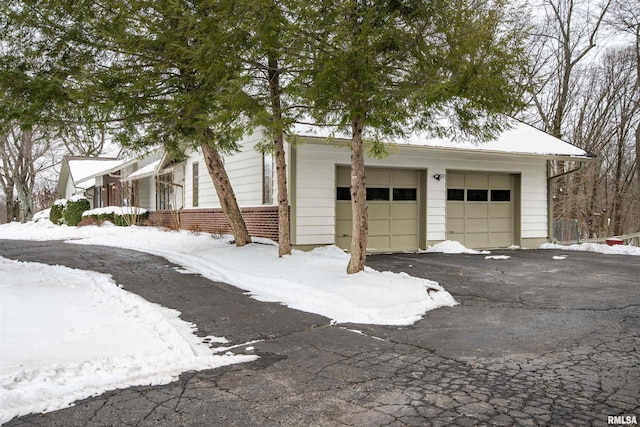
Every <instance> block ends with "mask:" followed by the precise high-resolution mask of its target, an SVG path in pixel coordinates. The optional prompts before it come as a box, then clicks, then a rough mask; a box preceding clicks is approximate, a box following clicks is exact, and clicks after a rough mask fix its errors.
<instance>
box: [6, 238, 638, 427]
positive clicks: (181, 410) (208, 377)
mask: <svg viewBox="0 0 640 427" xmlns="http://www.w3.org/2000/svg"><path fill="white" fill-rule="evenodd" d="M492 255H505V256H509V257H510V258H509V259H485V256H484V255H443V254H402V255H376V256H371V257H369V260H368V264H369V265H370V266H372V267H374V268H376V269H381V270H392V271H405V272H407V273H410V274H412V275H414V276H422V277H426V278H430V279H432V280H436V281H438V282H440V283H441V284H442V285H443V286H445V288H446V289H447V290H448V291H449V292H451V293H452V294H453V295H454V297H455V298H456V299H457V300H458V301H459V302H460V305H459V306H457V307H454V308H442V309H438V310H435V311H433V312H429V313H427V315H426V316H425V318H424V319H423V320H421V321H419V322H417V323H416V324H414V325H412V326H410V327H383V326H370V325H331V324H330V321H329V319H326V318H324V317H321V316H316V315H311V314H307V313H303V312H299V311H296V310H291V309H288V308H286V307H283V306H281V305H279V304H274V303H261V302H257V301H254V300H252V299H250V298H249V297H247V296H246V295H244V294H243V292H242V291H240V290H238V289H236V288H233V287H231V286H228V285H226V284H222V283H214V282H211V281H209V280H207V279H204V278H202V277H200V276H198V275H183V274H180V273H179V272H177V271H176V267H177V266H175V265H172V264H170V263H168V262H167V261H166V260H164V259H162V258H158V257H155V256H151V255H147V254H141V253H137V252H132V251H125V250H120V249H113V248H104V247H90V246H76V245H67V244H62V243H60V242H16V241H0V256H4V257H7V258H12V259H20V260H23V261H38V262H44V263H50V264H61V265H66V266H69V267H74V268H82V269H90V270H95V271H100V272H106V273H109V274H112V275H113V277H114V279H115V281H116V282H117V283H119V284H122V285H123V286H124V288H125V289H127V290H129V291H132V292H135V293H138V294H139V295H141V296H143V297H144V298H146V299H148V300H150V301H153V302H157V303H160V304H162V305H165V306H167V307H171V308H175V309H178V310H180V311H181V312H182V313H183V314H182V318H183V319H185V320H187V321H192V322H194V323H196V324H197V325H198V327H199V333H201V334H202V335H210V334H213V335H219V336H226V337H227V338H228V339H230V340H231V341H232V343H234V344H241V343H243V342H248V341H251V340H256V339H257V340H262V341H261V342H258V343H255V344H253V346H254V347H255V349H256V353H257V354H258V355H259V356H260V359H259V360H257V361H256V362H252V363H247V364H240V365H232V366H228V367H224V368H219V369H215V370H208V371H200V372H195V373H194V372H191V373H186V374H184V375H182V376H181V378H180V380H178V381H176V382H174V383H171V384H168V385H165V386H153V387H133V388H129V389H124V390H115V391H111V392H107V393H105V394H103V395H100V396H96V397H93V398H90V399H86V400H84V401H81V402H78V403H77V404H76V405H75V406H74V407H71V408H69V409H65V410H61V411H56V412H51V413H47V414H44V415H40V414H37V415H28V416H25V417H21V418H18V419H14V420H13V421H10V422H9V423H8V424H7V425H10V426H32V425H34V426H65V427H66V426H129V425H130V426H134V425H135V426H224V425H238V426H253V425H256V426H257V425H260V426H263V425H273V426H277V425H291V426H298V425H313V426H323V425H326V426H342V425H345V426H354V425H357V426H360V425H362V426H364V425H366V426H378V425H392V426H404V425H415V426H424V425H603V426H604V425H607V421H608V419H607V417H608V416H613V415H635V416H637V417H640V354H639V350H640V257H631V256H606V255H600V254H590V253H579V252H567V253H563V252H559V251H539V250H531V251H524V250H515V251H504V252H495V251H494V252H493V253H492ZM562 255H567V257H566V258H565V259H553V257H554V256H556V257H558V256H562ZM358 331H361V332H358ZM242 350H243V349H242V347H240V348H239V349H238V350H237V351H238V352H242Z"/></svg>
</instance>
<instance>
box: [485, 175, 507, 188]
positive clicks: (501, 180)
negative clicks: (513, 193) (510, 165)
mask: <svg viewBox="0 0 640 427" xmlns="http://www.w3.org/2000/svg"><path fill="white" fill-rule="evenodd" d="M489 186H490V187H491V188H493V189H498V188H503V189H509V188H511V175H503V174H500V175H499V174H495V175H494V174H492V175H489Z"/></svg>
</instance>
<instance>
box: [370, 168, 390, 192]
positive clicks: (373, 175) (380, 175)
mask: <svg viewBox="0 0 640 427" xmlns="http://www.w3.org/2000/svg"><path fill="white" fill-rule="evenodd" d="M365 175H366V176H367V187H390V186H391V171H389V170H388V169H376V168H374V169H366V170H365Z"/></svg>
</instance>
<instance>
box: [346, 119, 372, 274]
mask: <svg viewBox="0 0 640 427" xmlns="http://www.w3.org/2000/svg"><path fill="white" fill-rule="evenodd" d="M363 129H364V120H363V118H362V117H360V116H356V117H354V118H353V119H352V121H351V130H352V132H353V133H352V138H351V210H352V223H353V225H352V229H351V259H349V265H348V266H347V273H348V274H353V273H357V272H359V271H362V270H364V266H365V261H366V256H367V240H368V238H369V223H368V213H367V187H366V176H365V173H364V148H363V141H362V131H363Z"/></svg>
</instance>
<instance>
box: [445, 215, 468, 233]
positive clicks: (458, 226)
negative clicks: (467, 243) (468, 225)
mask: <svg viewBox="0 0 640 427" xmlns="http://www.w3.org/2000/svg"><path fill="white" fill-rule="evenodd" d="M464 223H465V219H464V218H455V219H450V220H447V229H448V230H449V231H453V232H454V233H464V228H465V227H464Z"/></svg>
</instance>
